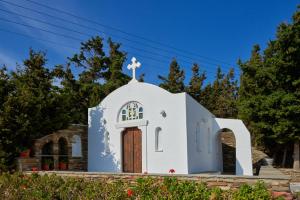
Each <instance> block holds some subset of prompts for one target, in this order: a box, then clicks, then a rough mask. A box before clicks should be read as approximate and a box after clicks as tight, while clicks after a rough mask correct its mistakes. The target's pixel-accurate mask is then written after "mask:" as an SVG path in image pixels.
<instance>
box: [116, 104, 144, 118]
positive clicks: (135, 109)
mask: <svg viewBox="0 0 300 200" xmlns="http://www.w3.org/2000/svg"><path fill="white" fill-rule="evenodd" d="M143 112H144V109H143V107H142V105H141V104H140V103H138V102H136V101H131V102H129V103H127V104H126V105H124V106H123V107H122V109H121V113H120V117H119V121H127V120H137V119H143V117H144V113H143Z"/></svg>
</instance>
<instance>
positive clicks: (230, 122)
mask: <svg viewBox="0 0 300 200" xmlns="http://www.w3.org/2000/svg"><path fill="white" fill-rule="evenodd" d="M212 125H213V133H214V137H213V140H212V142H213V145H214V146H215V147H216V150H217V152H216V154H215V155H216V159H215V161H216V163H215V164H214V166H216V167H217V168H216V170H218V171H221V170H222V151H221V150H220V148H221V147H220V141H219V139H220V138H219V134H220V132H219V131H220V130H221V129H224V128H227V129H230V130H231V131H232V132H233V134H234V137H235V143H236V169H235V172H236V175H249V176H252V175H253V169H252V152H251V137H250V133H249V131H248V129H247V128H246V126H245V125H244V123H243V122H242V121H241V120H238V119H223V118H215V119H214V120H213V124H212Z"/></svg>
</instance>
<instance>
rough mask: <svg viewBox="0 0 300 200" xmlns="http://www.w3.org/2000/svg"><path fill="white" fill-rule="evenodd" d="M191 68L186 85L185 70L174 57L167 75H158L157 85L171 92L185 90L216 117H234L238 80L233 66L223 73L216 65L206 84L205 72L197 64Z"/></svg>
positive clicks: (235, 114) (235, 113)
mask: <svg viewBox="0 0 300 200" xmlns="http://www.w3.org/2000/svg"><path fill="white" fill-rule="evenodd" d="M191 70H192V77H191V78H190V80H189V83H188V85H185V84H184V80H185V72H184V70H183V69H180V66H179V64H178V62H177V61H176V59H173V60H172V62H171V64H170V68H169V74H168V76H167V77H163V76H158V78H159V79H160V80H161V81H162V83H161V84H160V85H159V86H160V87H162V88H164V89H166V90H168V91H169V92H171V93H179V92H187V93H188V94H189V95H191V96H192V97H193V98H194V99H195V100H196V101H198V102H199V103H200V104H202V105H203V106H204V107H206V108H207V109H208V110H210V111H211V112H212V113H213V114H214V115H215V116H216V117H231V118H234V117H236V116H237V113H238V112H237V97H238V82H237V80H236V79H235V77H234V70H233V68H231V69H230V70H229V72H228V73H227V74H223V73H222V71H221V68H220V67H218V68H217V72H216V76H215V80H214V81H212V83H207V84H205V81H206V79H207V76H206V73H205V71H203V72H200V67H199V65H198V64H196V63H195V64H193V66H192V67H191Z"/></svg>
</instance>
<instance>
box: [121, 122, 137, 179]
mask: <svg viewBox="0 0 300 200" xmlns="http://www.w3.org/2000/svg"><path fill="white" fill-rule="evenodd" d="M122 155H123V164H122V166H123V172H127V173H142V132H141V130H140V129H138V128H137V127H134V128H126V129H125V130H124V131H123V133H122Z"/></svg>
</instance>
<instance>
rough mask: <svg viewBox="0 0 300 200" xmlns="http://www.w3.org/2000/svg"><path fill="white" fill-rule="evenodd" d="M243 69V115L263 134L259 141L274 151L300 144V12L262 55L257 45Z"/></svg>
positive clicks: (241, 109) (283, 26) (283, 28)
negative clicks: (279, 147) (278, 145)
mask: <svg viewBox="0 0 300 200" xmlns="http://www.w3.org/2000/svg"><path fill="white" fill-rule="evenodd" d="M240 66H241V69H242V76H241V92H240V96H241V98H240V101H239V108H240V109H239V110H240V112H239V113H240V116H241V117H242V118H243V119H244V120H246V121H247V122H248V123H249V124H250V126H251V128H252V129H253V130H255V131H254V133H260V134H261V135H260V136H258V138H259V139H260V140H261V141H263V142H264V143H265V144H266V145H267V147H269V150H270V151H271V150H274V148H273V146H274V145H273V144H280V145H281V146H286V145H288V144H289V143H290V142H296V143H299V140H300V125H299V120H300V69H299V66H300V11H299V9H298V10H297V11H296V13H295V14H294V16H293V20H292V22H291V23H289V24H288V23H284V24H281V25H280V26H279V27H278V29H277V34H276V39H275V40H273V41H270V42H269V43H268V46H267V48H266V49H265V51H264V53H263V54H262V55H260V53H259V48H258V46H255V47H254V50H253V52H252V56H251V58H250V60H249V61H245V62H240ZM296 151H297V150H296ZM298 151H299V150H298ZM295 153H296V152H295ZM295 155H296V154H295ZM298 157H299V152H298Z"/></svg>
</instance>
